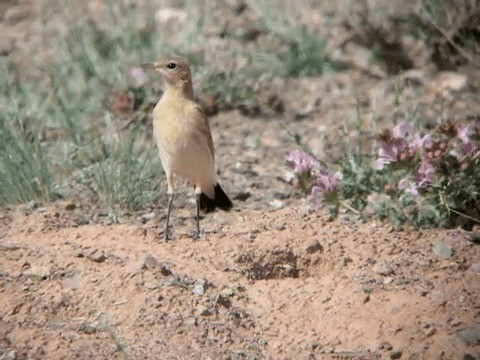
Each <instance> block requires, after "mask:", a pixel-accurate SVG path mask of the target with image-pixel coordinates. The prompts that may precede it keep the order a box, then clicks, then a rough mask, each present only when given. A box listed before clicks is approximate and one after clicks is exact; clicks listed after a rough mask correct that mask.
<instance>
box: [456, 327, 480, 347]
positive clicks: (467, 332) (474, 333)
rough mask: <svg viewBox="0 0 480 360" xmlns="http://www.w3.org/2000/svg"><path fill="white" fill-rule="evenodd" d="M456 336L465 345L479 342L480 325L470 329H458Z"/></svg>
mask: <svg viewBox="0 0 480 360" xmlns="http://www.w3.org/2000/svg"><path fill="white" fill-rule="evenodd" d="M456 334H457V337H458V338H459V339H460V341H462V342H463V343H464V344H466V345H478V344H480V325H477V326H475V327H473V328H470V329H463V330H458V331H457V332H456Z"/></svg>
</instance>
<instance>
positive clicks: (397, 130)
mask: <svg viewBox="0 0 480 360" xmlns="http://www.w3.org/2000/svg"><path fill="white" fill-rule="evenodd" d="M392 136H393V138H394V139H405V138H406V137H407V136H410V137H412V136H413V129H412V126H411V125H410V124H409V123H408V122H406V121H405V120H402V121H400V122H399V123H398V125H397V126H395V127H394V128H393V129H392Z"/></svg>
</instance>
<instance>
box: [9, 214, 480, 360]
mask: <svg viewBox="0 0 480 360" xmlns="http://www.w3.org/2000/svg"><path fill="white" fill-rule="evenodd" d="M48 213H49V211H48V209H47V210H45V209H43V210H42V211H35V212H32V213H23V212H17V213H12V214H9V215H8V216H9V219H10V220H11V221H10V224H11V226H10V227H9V228H5V227H4V228H3V230H2V233H1V234H2V237H1V242H0V252H1V253H2V254H1V256H0V270H1V273H2V277H1V282H2V286H1V290H0V291H1V293H2V294H1V298H0V308H1V309H2V313H1V317H2V321H1V322H0V349H1V350H2V351H3V353H4V355H3V358H4V359H12V358H13V359H43V358H51V359H56V358H58V359H60V358H63V359H67V358H68V359H71V358H80V359H89V358H97V359H98V358H108V359H115V358H131V359H149V358H150V359H151V358H163V359H165V358H171V359H186V358H197V359H201V358H202V359H203V358H212V359H219V358H224V359H242V358H246V359H253V358H270V357H274V358H277V357H283V358H291V359H294V358H295V359H297V358H332V359H333V358H336V359H350V358H354V359H376V358H400V357H401V358H407V359H408V358H423V359H434V358H435V359H436V358H438V359H454V358H457V359H459V358H461V357H462V356H464V354H471V355H472V356H478V355H479V348H478V328H477V330H475V326H476V325H478V322H479V321H478V319H479V315H480V314H479V305H480V304H479V301H478V294H479V291H480V282H479V279H478V274H476V273H475V271H474V270H473V269H472V264H473V263H475V262H476V261H477V262H478V258H479V256H478V255H479V254H478V251H479V250H478V246H477V245H475V244H474V243H473V242H470V241H469V240H468V239H467V238H466V237H465V235H464V234H463V233H460V232H459V231H424V232H416V231H406V230H405V231H402V232H393V231H391V230H390V229H389V228H388V227H385V226H382V225H377V224H372V223H370V224H359V223H357V222H353V221H348V219H343V220H338V221H334V222H329V221H328V220H326V219H325V218H324V217H323V216H321V215H319V213H317V212H311V211H310V210H308V209H307V208H305V207H303V206H299V207H294V208H289V209H284V210H280V211H277V212H274V213H271V214H260V213H259V214H253V215H251V216H244V217H241V216H240V215H239V213H237V214H236V215H235V214H233V215H231V216H232V217H231V219H230V220H231V221H230V224H231V225H229V226H227V227H225V228H223V229H221V231H220V229H217V228H215V225H212V224H213V222H212V221H211V219H212V217H208V218H207V219H205V228H206V230H207V234H206V235H205V236H204V237H203V238H202V239H201V240H199V241H193V240H192V239H191V238H190V237H188V236H183V235H180V236H179V237H177V238H176V239H175V240H174V241H171V242H168V243H165V242H163V241H161V240H160V239H159V237H158V236H157V234H156V230H153V229H154V228H153V227H150V228H149V227H147V226H146V225H117V226H108V227H105V226H98V225H87V226H83V227H55V226H52V225H51V218H50V217H49V216H46V214H48ZM215 215H216V214H215ZM215 215H213V216H215ZM192 220H193V219H192ZM192 223H193V221H192ZM160 226H161V224H160ZM212 226H213V227H212ZM464 329H472V330H471V331H470V333H469V334H470V335H469V336H470V338H469V337H468V336H462V333H461V332H460V333H459V330H464ZM475 331H476V333H475ZM475 336H477V337H475ZM462 339H463V340H462ZM475 341H477V344H476V345H477V347H475ZM469 343H470V345H468V344H469Z"/></svg>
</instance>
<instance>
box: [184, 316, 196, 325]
mask: <svg viewBox="0 0 480 360" xmlns="http://www.w3.org/2000/svg"><path fill="white" fill-rule="evenodd" d="M183 323H184V324H185V325H188V326H197V325H198V321H197V318H196V317H195V316H190V317H188V318H186V319H184V320H183Z"/></svg>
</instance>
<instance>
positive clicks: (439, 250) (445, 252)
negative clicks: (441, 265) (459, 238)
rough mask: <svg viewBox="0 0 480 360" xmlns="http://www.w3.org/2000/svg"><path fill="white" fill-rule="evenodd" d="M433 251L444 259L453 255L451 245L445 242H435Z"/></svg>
mask: <svg viewBox="0 0 480 360" xmlns="http://www.w3.org/2000/svg"><path fill="white" fill-rule="evenodd" d="M433 251H434V252H435V254H437V255H438V256H440V257H441V258H442V259H445V260H448V259H450V258H451V257H452V255H453V250H452V247H451V246H449V245H447V244H445V243H438V244H436V245H435V248H434V249H433Z"/></svg>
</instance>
